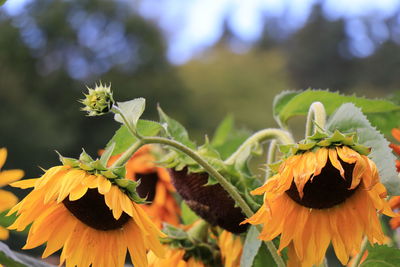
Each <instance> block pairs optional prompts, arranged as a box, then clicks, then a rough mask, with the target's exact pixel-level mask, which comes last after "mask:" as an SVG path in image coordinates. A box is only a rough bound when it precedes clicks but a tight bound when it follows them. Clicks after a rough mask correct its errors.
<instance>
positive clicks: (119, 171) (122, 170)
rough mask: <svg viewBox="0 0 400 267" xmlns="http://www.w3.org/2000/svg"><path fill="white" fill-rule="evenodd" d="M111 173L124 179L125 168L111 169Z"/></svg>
mask: <svg viewBox="0 0 400 267" xmlns="http://www.w3.org/2000/svg"><path fill="white" fill-rule="evenodd" d="M112 172H113V173H114V174H115V175H117V176H118V177H125V176H126V168H125V166H120V167H116V168H113V169H112Z"/></svg>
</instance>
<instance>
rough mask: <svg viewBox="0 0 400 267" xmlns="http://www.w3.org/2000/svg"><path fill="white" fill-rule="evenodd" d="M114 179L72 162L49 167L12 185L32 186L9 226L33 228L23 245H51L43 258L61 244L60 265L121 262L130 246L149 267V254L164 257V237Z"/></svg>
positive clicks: (141, 266)
mask: <svg viewBox="0 0 400 267" xmlns="http://www.w3.org/2000/svg"><path fill="white" fill-rule="evenodd" d="M110 180H111V179H108V178H106V177H105V176H103V175H101V174H99V173H93V172H89V171H86V170H82V169H79V168H76V167H72V166H68V165H65V166H56V167H53V168H50V169H49V170H47V171H46V172H45V174H44V175H43V176H42V177H40V178H38V179H28V180H23V181H19V182H15V183H13V184H12V185H13V186H16V187H20V188H24V189H25V188H30V187H33V190H32V191H31V192H30V193H29V194H28V195H27V196H26V197H25V198H24V199H23V200H22V201H21V202H19V203H18V204H17V205H16V206H15V207H14V208H13V209H11V210H10V212H9V214H12V213H14V212H17V215H18V218H17V220H16V221H15V222H14V224H12V225H11V226H10V227H9V228H10V229H16V230H18V231H22V230H24V229H25V228H26V227H27V226H28V225H29V224H31V223H32V226H31V228H30V231H29V235H28V239H27V242H26V245H25V246H24V247H23V248H24V249H31V248H34V247H37V246H40V245H41V244H44V243H47V244H46V249H45V251H44V253H43V257H47V256H49V255H51V254H53V253H54V252H56V251H57V250H59V249H61V248H62V252H61V256H60V265H61V264H63V263H64V262H65V263H66V266H78V267H80V266H82V267H89V266H93V267H97V266H116V267H122V266H124V263H125V256H126V252H127V250H128V251H129V254H130V256H131V259H132V262H133V264H134V265H135V266H137V267H144V266H148V262H147V256H146V252H147V250H152V251H153V252H154V253H155V254H156V255H157V256H159V257H163V255H164V248H163V247H162V245H161V244H160V242H159V237H165V235H164V234H163V233H162V232H161V231H160V230H159V229H158V228H157V226H156V225H155V224H154V223H153V222H152V221H151V220H150V219H149V217H148V216H147V214H146V213H145V212H144V211H143V210H142V208H141V207H140V206H139V205H138V204H136V203H135V202H133V201H132V200H131V199H130V198H129V196H128V195H127V194H126V193H125V192H124V191H123V190H122V189H121V187H119V186H117V185H116V184H115V183H114V182H110Z"/></svg>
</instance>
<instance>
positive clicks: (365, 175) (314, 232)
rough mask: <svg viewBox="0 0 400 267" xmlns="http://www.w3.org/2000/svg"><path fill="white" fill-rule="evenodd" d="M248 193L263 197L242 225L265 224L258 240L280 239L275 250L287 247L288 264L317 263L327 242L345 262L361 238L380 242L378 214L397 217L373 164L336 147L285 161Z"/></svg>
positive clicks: (343, 262)
mask: <svg viewBox="0 0 400 267" xmlns="http://www.w3.org/2000/svg"><path fill="white" fill-rule="evenodd" d="M252 193H253V194H257V195H260V194H264V204H263V205H262V207H261V208H260V209H259V210H258V211H257V213H256V214H255V215H254V216H252V217H251V218H249V219H247V220H246V222H249V223H251V224H264V228H263V230H262V232H261V234H260V236H259V238H261V239H263V240H272V239H274V238H275V237H277V236H278V235H281V238H280V246H279V250H280V251H281V250H282V249H283V248H285V247H287V246H289V266H298V265H299V264H300V265H301V266H312V265H318V264H320V263H322V261H323V259H324V256H325V253H326V250H327V248H328V246H329V244H330V243H331V242H332V245H333V248H334V250H335V253H336V255H337V257H338V259H339V260H340V261H341V263H342V264H346V263H347V262H348V260H349V256H350V255H351V254H352V253H353V251H356V252H358V251H359V250H360V245H361V241H362V238H363V236H364V235H366V236H367V237H368V239H369V241H370V242H371V243H383V242H384V237H385V236H384V234H383V232H382V229H381V226H380V223H379V219H378V216H377V214H376V212H377V211H378V212H380V213H384V214H386V215H388V216H396V214H394V213H393V212H392V210H391V209H390V207H389V204H388V203H387V202H386V201H385V197H386V189H385V187H384V186H383V184H381V183H380V181H379V174H378V171H377V168H376V166H375V164H374V162H372V161H371V160H370V159H369V158H368V157H366V156H365V155H361V154H359V153H358V152H356V151H355V150H353V149H351V148H350V147H348V146H346V145H340V144H335V145H331V146H328V147H314V148H313V149H312V150H308V151H300V152H297V153H296V154H295V155H292V156H290V157H288V158H287V159H286V160H284V161H283V162H282V164H281V165H280V166H279V171H278V173H277V174H276V175H275V176H273V177H272V178H271V179H269V180H268V181H267V182H266V183H265V184H264V185H263V186H262V187H260V188H258V189H256V190H254V191H253V192H252Z"/></svg>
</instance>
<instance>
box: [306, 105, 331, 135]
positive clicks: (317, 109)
mask: <svg viewBox="0 0 400 267" xmlns="http://www.w3.org/2000/svg"><path fill="white" fill-rule="evenodd" d="M325 123H326V112H325V107H324V105H323V104H322V103H321V102H314V103H312V104H311V106H310V109H309V110H308V115H307V122H306V134H305V135H306V138H307V137H308V136H311V135H313V134H314V133H315V130H316V127H315V126H318V127H320V128H322V129H324V128H325Z"/></svg>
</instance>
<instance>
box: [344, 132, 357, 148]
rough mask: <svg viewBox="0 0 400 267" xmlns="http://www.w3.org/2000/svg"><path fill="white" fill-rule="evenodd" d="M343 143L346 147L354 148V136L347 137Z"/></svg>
mask: <svg viewBox="0 0 400 267" xmlns="http://www.w3.org/2000/svg"><path fill="white" fill-rule="evenodd" d="M341 143H342V144H343V145H346V146H354V145H355V141H354V135H352V136H346V137H345V138H344V139H343V140H342V142H341Z"/></svg>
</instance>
